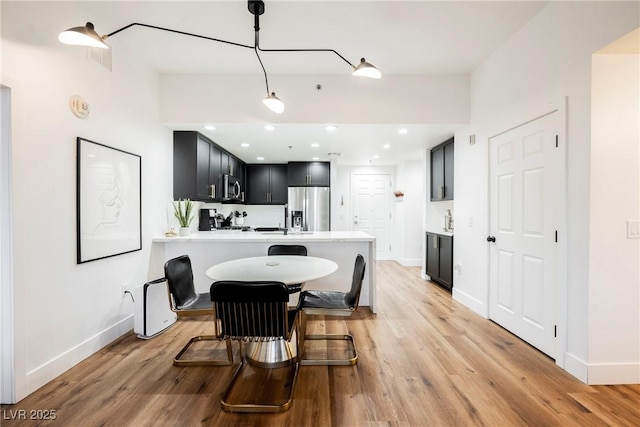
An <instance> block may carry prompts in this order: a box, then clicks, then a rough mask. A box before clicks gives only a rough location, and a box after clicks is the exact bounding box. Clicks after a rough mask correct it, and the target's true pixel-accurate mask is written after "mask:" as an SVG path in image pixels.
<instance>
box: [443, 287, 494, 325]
mask: <svg viewBox="0 0 640 427" xmlns="http://www.w3.org/2000/svg"><path fill="white" fill-rule="evenodd" d="M451 295H452V296H453V299H454V300H456V301H458V302H459V303H461V304H463V305H464V306H465V307H467V308H469V309H471V310H473V311H474V312H475V313H477V314H479V315H480V316H482V317H484V318H485V319H488V318H489V312H488V308H487V305H486V304H485V303H483V302H482V301H480V300H479V299H477V298H474V297H472V296H471V295H469V294H467V293H465V292H463V291H461V290H460V289H458V288H456V287H455V285H454V286H453V291H452V293H451Z"/></svg>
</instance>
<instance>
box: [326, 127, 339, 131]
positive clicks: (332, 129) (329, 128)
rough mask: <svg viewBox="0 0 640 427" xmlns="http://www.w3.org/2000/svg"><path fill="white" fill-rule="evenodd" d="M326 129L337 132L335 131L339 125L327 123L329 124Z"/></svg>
mask: <svg viewBox="0 0 640 427" xmlns="http://www.w3.org/2000/svg"><path fill="white" fill-rule="evenodd" d="M325 129H326V130H327V131H328V132H335V131H336V129H338V126H336V125H327V126H326V127H325Z"/></svg>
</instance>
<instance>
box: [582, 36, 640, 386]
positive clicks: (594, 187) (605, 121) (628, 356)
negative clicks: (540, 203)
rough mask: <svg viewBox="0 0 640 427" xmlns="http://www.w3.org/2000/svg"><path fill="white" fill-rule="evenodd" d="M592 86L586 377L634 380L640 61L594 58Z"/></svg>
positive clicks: (639, 357)
mask: <svg viewBox="0 0 640 427" xmlns="http://www.w3.org/2000/svg"><path fill="white" fill-rule="evenodd" d="M636 34H637V35H640V32H636ZM637 35H636V52H637V49H638V47H639V46H640V40H638V38H637ZM592 82H593V83H592V99H591V105H592V111H591V117H592V119H591V188H590V201H591V203H590V215H589V219H590V227H589V229H590V242H589V249H590V251H589V252H590V253H589V373H588V377H589V383H590V384H607V383H611V382H615V383H638V382H640V240H637V239H634V240H630V239H627V221H628V220H633V221H640V127H639V120H640V102H639V96H640V56H639V55H638V54H630V55H626V54H616V55H605V54H598V55H594V56H593V78H592Z"/></svg>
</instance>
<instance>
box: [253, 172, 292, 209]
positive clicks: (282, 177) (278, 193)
mask: <svg viewBox="0 0 640 427" xmlns="http://www.w3.org/2000/svg"><path fill="white" fill-rule="evenodd" d="M246 168H247V170H246V173H247V186H246V191H247V193H246V201H247V204H250V205H284V204H286V203H287V198H288V195H287V190H288V188H287V165H286V164H271V165H269V164H266V165H265V164H249V165H246Z"/></svg>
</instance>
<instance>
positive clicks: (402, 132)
mask: <svg viewBox="0 0 640 427" xmlns="http://www.w3.org/2000/svg"><path fill="white" fill-rule="evenodd" d="M407 132H409V131H408V130H406V129H404V128H403V129H400V130H399V131H398V133H399V134H400V135H406V134H407Z"/></svg>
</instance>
